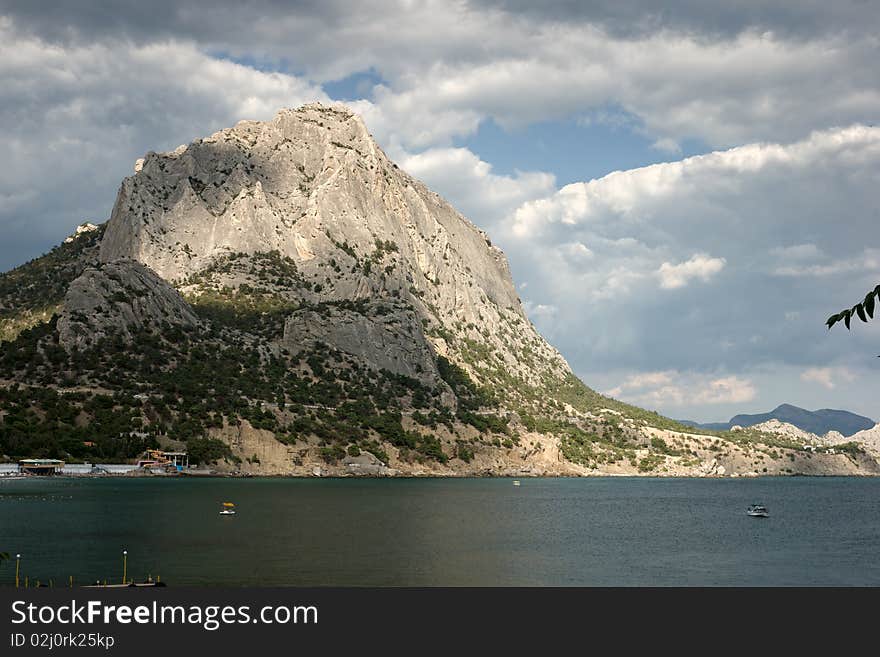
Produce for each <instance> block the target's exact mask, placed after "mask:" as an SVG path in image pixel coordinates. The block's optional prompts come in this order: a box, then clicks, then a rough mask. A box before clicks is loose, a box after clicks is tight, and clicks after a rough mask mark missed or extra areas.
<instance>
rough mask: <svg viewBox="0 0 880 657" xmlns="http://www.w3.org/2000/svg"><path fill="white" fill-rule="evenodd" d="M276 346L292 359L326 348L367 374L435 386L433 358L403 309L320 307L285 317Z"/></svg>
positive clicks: (416, 323)
mask: <svg viewBox="0 0 880 657" xmlns="http://www.w3.org/2000/svg"><path fill="white" fill-rule="evenodd" d="M281 344H282V346H284V347H285V348H287V349H288V350H289V351H290V352H291V353H294V354H297V353H300V352H301V351H303V350H308V349H312V348H314V347H316V346H317V345H325V346H326V345H330V346H332V347H333V348H334V349H338V350H339V351H342V352H344V353H347V354H349V355H352V356H355V357H356V358H357V359H358V360H360V361H361V363H363V364H365V365H367V366H368V367H371V368H373V369H376V370H382V369H385V370H388V371H390V372H394V373H395V374H403V375H405V376H409V377H412V378H414V379H419V380H421V381H423V382H426V383H430V384H431V385H435V384H437V383H438V376H437V365H436V357H435V355H434V353H433V351H432V349H431V348H430V346H429V343H428V341H427V340H426V338H425V335H424V332H423V327H422V324H421V322H420V321H419V318H418V317H417V316H416V313H415V312H413V311H412V309H409V308H407V307H402V308H401V307H395V306H392V305H390V304H382V303H371V304H364V305H362V306H361V307H360V310H347V309H344V308H339V307H336V306H326V305H325V306H321V307H320V308H305V309H302V310H298V311H296V312H294V313H293V314H291V315H290V317H288V319H287V322H286V323H285V326H284V338H283V339H282V342H281ZM440 383H442V382H440Z"/></svg>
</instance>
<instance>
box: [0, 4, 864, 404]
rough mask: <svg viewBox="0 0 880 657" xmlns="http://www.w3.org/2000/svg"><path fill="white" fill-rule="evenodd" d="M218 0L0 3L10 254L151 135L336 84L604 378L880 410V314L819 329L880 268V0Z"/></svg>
mask: <svg viewBox="0 0 880 657" xmlns="http://www.w3.org/2000/svg"><path fill="white" fill-rule="evenodd" d="M225 4H226V6H224V3H223V2H212V3H210V6H208V5H205V6H200V5H199V4H198V3H195V2H179V1H172V0H167V1H164V0H163V1H158V0H157V1H152V2H142V1H140V0H130V1H122V2H103V1H95V2H88V3H71V2H57V3H54V2H50V1H41V2H33V0H22V1H20V2H19V1H15V0H0V144H2V145H3V148H4V150H5V158H4V165H3V166H2V167H0V229H2V240H0V270H6V269H9V268H11V267H13V266H15V265H17V264H20V263H22V262H24V261H26V260H27V259H29V258H31V257H34V256H36V255H39V254H41V253H43V252H45V251H46V250H47V249H48V248H50V247H51V246H52V245H54V244H56V243H57V242H59V241H60V239H61V238H63V237H64V236H65V235H67V234H68V233H70V232H71V231H72V229H73V227H74V226H76V225H77V224H78V223H80V222H81V221H84V220H93V221H94V220H97V221H103V220H105V219H106V218H107V217H108V215H109V212H110V209H111V207H112V204H113V200H114V197H115V194H116V189H117V187H118V185H119V182H120V180H121V178H122V177H123V176H126V175H129V174H130V173H131V170H132V165H133V162H134V160H135V159H136V158H138V157H141V156H142V155H143V153H145V152H146V151H148V150H157V151H158V150H168V149H172V148H174V147H176V146H177V145H179V144H181V143H184V142H188V141H191V140H192V139H194V138H196V137H198V136H203V135H206V134H209V133H211V132H213V131H215V130H217V129H220V128H222V127H227V126H231V125H233V124H234V123H235V122H237V121H238V120H240V119H267V118H270V117H271V116H272V115H273V114H274V113H275V112H276V111H277V110H278V109H279V108H281V107H291V106H297V105H300V104H302V103H305V102H309V101H314V100H322V101H332V100H339V101H346V102H348V103H349V104H350V105H351V106H353V108H354V109H356V110H357V111H358V112H360V113H361V114H362V115H363V116H364V118H365V120H366V122H367V125H368V126H369V128H370V129H371V131H372V132H373V134H374V135H375V137H376V139H377V140H378V141H379V143H380V145H381V146H382V147H383V148H384V149H385V150H386V152H387V153H388V154H389V155H390V156H391V157H392V158H393V159H395V160H396V161H397V162H399V163H400V164H401V165H402V166H403V167H404V168H405V169H407V170H408V171H410V172H411V173H412V174H414V175H416V176H418V177H420V178H422V179H423V180H425V182H427V183H428V184H429V185H430V186H431V187H433V188H434V189H435V190H437V191H438V192H440V193H441V194H443V195H444V196H445V197H446V198H448V199H449V200H450V201H451V202H452V203H453V204H454V205H456V207H458V208H459V209H460V210H461V211H462V212H463V213H465V214H466V215H467V216H468V217H470V218H471V219H472V220H473V221H474V222H475V223H476V224H478V225H479V226H481V227H482V228H484V229H486V230H487V231H489V233H490V234H491V235H492V237H493V240H494V241H495V242H497V243H498V244H499V245H501V246H502V248H504V249H505V251H506V253H507V254H508V257H509V258H510V261H511V267H512V270H513V274H514V279H515V281H516V282H517V287H518V289H519V291H520V295H521V297H522V299H523V301H524V303H525V304H526V308H527V310H528V312H529V315H530V317H531V318H532V320H533V321H534V322H535V323H536V325H537V326H538V328H539V329H540V330H541V331H542V332H543V333H544V335H545V336H546V337H548V338H549V339H550V341H551V342H553V343H554V344H555V345H556V346H557V347H558V348H559V349H560V350H561V351H562V353H563V354H564V355H565V356H566V357H567V358H568V360H569V362H570V363H571V364H572V367H573V368H574V369H575V371H576V372H577V373H578V374H579V375H580V376H581V377H582V378H583V379H584V380H585V381H586V382H587V383H588V384H589V385H591V386H593V387H594V388H597V389H599V390H601V391H603V392H608V393H611V394H613V395H615V396H617V397H619V398H621V399H624V400H626V401H630V402H634V403H637V404H640V405H642V406H646V407H648V408H651V409H655V410H658V411H661V412H663V413H665V414H667V415H671V416H673V417H679V418H690V419H695V420H704V421H707V420H721V419H727V418H728V417H730V416H731V415H732V414H734V413H737V412H756V411H763V410H769V409H770V408H772V407H774V406H776V405H777V404H779V403H782V402H790V403H794V404H798V405H801V406H805V407H808V408H820V407H835V408H846V409H849V410H853V411H856V412H861V413H863V414H866V415H869V416H870V417H872V418H875V419H880V401H878V399H880V396H878V395H877V391H878V389H880V388H878V383H880V358H877V357H876V355H877V354H878V353H880V326H878V325H880V321H878V322H877V323H875V324H871V325H862V324H859V326H855V327H854V329H853V331H852V332H850V333H848V332H847V331H846V330H845V329H844V328H843V327H842V326H841V327H839V328H835V329H834V330H833V331H827V330H825V328H824V325H823V322H824V320H825V318H826V317H827V316H828V315H830V314H831V313H833V312H836V311H837V310H839V309H840V308H842V307H844V306H846V305H852V304H853V303H855V302H856V301H858V300H860V299H861V298H862V297H863V296H864V294H865V293H866V292H867V291H868V290H869V289H871V288H873V287H874V285H876V284H877V283H880V203H878V201H880V127H875V126H876V124H877V120H878V118H880V67H878V65H877V62H878V61H880V37H878V35H880V9H878V8H877V5H876V3H874V2H871V1H869V0H863V1H858V0H851V1H847V0H840V1H838V2H835V3H828V2H825V1H820V0H789V1H787V2H785V1H783V2H778V1H777V2H758V1H757V0H728V1H727V2H723V3H721V2H718V3H707V2H704V1H703V0H678V1H673V2H667V3H664V5H663V7H662V8H660V7H659V3H655V2H649V1H648V0H641V1H638V0H609V1H607V2H602V1H600V2H591V3H581V2H576V1H575V0H567V1H560V2H542V3H535V2H526V1H525V0H523V1H516V0H512V1H509V2H505V1H503V0H499V1H495V2H492V1H488V2H473V3H468V2H431V1H428V2H418V1H408V2H366V3H357V4H356V3H351V2H347V1H338V2H337V1H334V0H321V1H314V2H302V3H292V2H280V1H271V0H266V1H259V0H250V1H247V2H245V1H242V0H235V1H231V0H230V1H228V2H227V3H225ZM586 4H589V5H590V7H589V8H585V7H584V5H586Z"/></svg>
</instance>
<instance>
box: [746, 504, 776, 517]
mask: <svg viewBox="0 0 880 657" xmlns="http://www.w3.org/2000/svg"><path fill="white" fill-rule="evenodd" d="M746 515H749V516H751V517H752V518H769V517H770V512H769V511H767V507H765V506H764V505H762V504H752V505H751V506H749V508H748V509H747V510H746Z"/></svg>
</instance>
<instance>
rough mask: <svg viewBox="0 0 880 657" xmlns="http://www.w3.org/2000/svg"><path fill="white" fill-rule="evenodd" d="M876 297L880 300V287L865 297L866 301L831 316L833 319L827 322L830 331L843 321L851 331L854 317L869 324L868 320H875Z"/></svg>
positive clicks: (830, 318)
mask: <svg viewBox="0 0 880 657" xmlns="http://www.w3.org/2000/svg"><path fill="white" fill-rule="evenodd" d="M875 297H877V299H880V285H878V286H877V287H875V288H874V289H873V290H871V291H870V292H868V294H866V295H865V298H864V300H862V301H860V302H859V303H857V304H856V305H854V306H853V307H852V308H847V309H845V310H841V311H840V312H839V313H837V314H836V315H831V317H829V318H828V319H827V320H825V324H827V325H828V328H829V329H830V328H831V327H832V326H834V325H835V324H837V322H839V321H843V323H844V325H845V326H846V328H847V330H849V325H850V321H851V320H852V318H853V317H858V318H859V319H860V320H862V321H863V322H867V321H868V319H874V306H875V302H876V300H875Z"/></svg>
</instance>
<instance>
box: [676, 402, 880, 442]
mask: <svg viewBox="0 0 880 657" xmlns="http://www.w3.org/2000/svg"><path fill="white" fill-rule="evenodd" d="M770 420H778V421H779V422H784V423H786V424H790V425H793V426H795V427H797V428H798V429H801V430H803V431H805V432H807V433H811V434H816V435H819V436H821V435H824V434H826V433H828V432H829V431H837V432H839V433H841V434H842V435H843V436H852V435H853V434H855V433H857V432H859V431H864V430H865V429H870V428H871V427H873V426H874V424H875V423H874V421H873V420H871V419H870V418H867V417H863V416H861V415H856V414H855V413H850V412H849V411H839V410H833V409H830V408H823V409H820V410H818V411H808V410H806V409H803V408H799V407H797V406H792V405H791V404H781V405H779V406H777V407H776V408H774V409H773V410H772V411H770V412H769V413H758V414H755V415H745V414H741V415H735V416H734V417H732V418H730V421H728V422H711V423H707V424H699V423H697V422H688V421H686V420H682V422H683V423H684V424H688V425H690V426H694V427H698V428H701V429H713V430H716V431H726V430H728V429H730V428H732V427H735V426H740V427H751V426H755V425H759V424H762V423H765V422H768V421H770Z"/></svg>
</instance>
